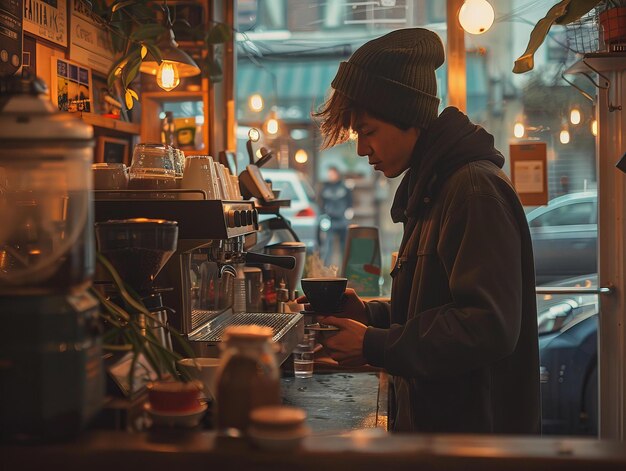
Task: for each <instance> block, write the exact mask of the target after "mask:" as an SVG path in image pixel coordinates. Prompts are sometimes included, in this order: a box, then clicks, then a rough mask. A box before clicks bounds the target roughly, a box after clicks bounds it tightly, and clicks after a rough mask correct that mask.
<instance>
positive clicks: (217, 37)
mask: <svg viewBox="0 0 626 471" xmlns="http://www.w3.org/2000/svg"><path fill="white" fill-rule="evenodd" d="M230 37H231V29H230V26H228V25H227V24H224V23H217V24H216V25H215V26H213V27H212V28H211V29H210V30H209V31H208V33H207V36H206V39H205V42H206V44H221V43H224V42H226V41H228V40H229V39H230Z"/></svg>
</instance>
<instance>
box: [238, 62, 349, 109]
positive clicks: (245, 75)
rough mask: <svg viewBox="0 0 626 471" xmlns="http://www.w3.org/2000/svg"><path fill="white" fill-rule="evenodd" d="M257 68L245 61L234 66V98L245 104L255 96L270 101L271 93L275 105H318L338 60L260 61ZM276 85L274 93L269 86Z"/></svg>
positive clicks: (327, 87) (324, 94)
mask: <svg viewBox="0 0 626 471" xmlns="http://www.w3.org/2000/svg"><path fill="white" fill-rule="evenodd" d="M260 64H261V65H260V66H258V65H256V64H253V63H252V62H250V61H248V60H240V61H239V62H238V63H237V83H236V87H237V98H238V99H239V100H244V101H245V100H247V99H248V97H249V96H250V95H253V94H254V93H259V94H261V96H263V97H265V98H266V99H272V97H273V96H274V93H276V94H277V98H278V100H279V101H281V102H284V101H287V100H294V99H295V100H300V99H308V100H313V99H314V100H316V101H318V102H319V101H322V100H323V99H324V98H325V96H326V93H327V91H328V90H329V88H330V82H332V80H333V78H334V77H335V74H336V73H337V68H338V67H339V61H338V60H336V59H335V60H332V61H317V60H316V61H263V62H261V63H260ZM274 80H275V82H276V84H275V86H276V90H274V84H273V82H274Z"/></svg>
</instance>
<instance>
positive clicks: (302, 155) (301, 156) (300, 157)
mask: <svg viewBox="0 0 626 471" xmlns="http://www.w3.org/2000/svg"><path fill="white" fill-rule="evenodd" d="M294 158H295V160H296V162H298V163H299V164H305V163H306V162H307V160H309V154H307V153H306V151H305V150H304V149H298V150H297V151H296V155H295V157H294Z"/></svg>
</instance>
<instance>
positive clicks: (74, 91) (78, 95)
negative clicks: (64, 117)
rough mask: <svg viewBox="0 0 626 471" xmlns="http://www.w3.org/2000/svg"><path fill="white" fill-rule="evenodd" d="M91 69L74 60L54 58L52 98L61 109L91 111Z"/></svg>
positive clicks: (51, 83)
mask: <svg viewBox="0 0 626 471" xmlns="http://www.w3.org/2000/svg"><path fill="white" fill-rule="evenodd" d="M91 84H92V81H91V70H89V69H88V68H86V67H82V66H80V65H78V64H75V63H73V62H70V61H67V60H65V59H61V58H59V57H53V58H52V78H51V80H50V98H51V99H52V103H54V104H55V105H56V106H57V107H58V108H59V110H61V111H70V112H76V111H81V112H86V113H90V112H91V110H92V102H93V89H92V88H93V87H92V85H91Z"/></svg>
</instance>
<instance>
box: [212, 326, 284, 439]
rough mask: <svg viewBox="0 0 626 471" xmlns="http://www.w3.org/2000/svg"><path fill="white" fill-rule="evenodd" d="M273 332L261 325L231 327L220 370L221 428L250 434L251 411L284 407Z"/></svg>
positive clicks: (226, 337) (223, 343) (224, 341)
mask: <svg viewBox="0 0 626 471" xmlns="http://www.w3.org/2000/svg"><path fill="white" fill-rule="evenodd" d="M271 339H272V329H271V328H270V327H262V326H258V325H239V326H232V327H228V328H227V329H226V330H225V331H224V339H223V342H222V343H221V345H220V348H221V349H222V354H221V361H220V366H219V369H218V371H217V378H216V383H217V397H216V407H217V413H216V415H217V420H216V424H217V428H218V430H220V431H228V432H229V433H231V432H232V431H233V429H234V431H236V432H238V433H239V434H244V433H246V431H247V429H248V425H249V423H250V412H251V411H252V410H253V409H255V408H257V407H261V406H270V405H280V404H281V394H280V373H279V369H278V363H277V361H276V356H275V355H274V351H273V348H272V343H271Z"/></svg>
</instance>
